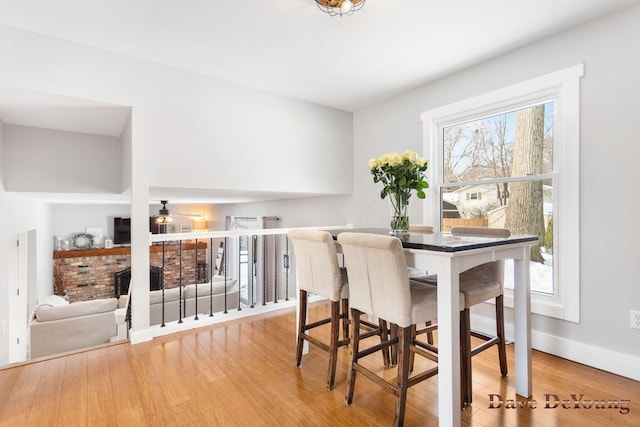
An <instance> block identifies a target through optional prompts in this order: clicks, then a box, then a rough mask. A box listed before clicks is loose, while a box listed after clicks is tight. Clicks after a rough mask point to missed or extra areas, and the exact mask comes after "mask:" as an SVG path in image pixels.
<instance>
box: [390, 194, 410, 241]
mask: <svg viewBox="0 0 640 427" xmlns="http://www.w3.org/2000/svg"><path fill="white" fill-rule="evenodd" d="M389 202H390V205H391V222H390V223H389V234H391V235H392V236H396V237H404V236H407V235H409V214H408V211H409V196H408V195H407V194H405V193H401V194H391V195H390V199H389Z"/></svg>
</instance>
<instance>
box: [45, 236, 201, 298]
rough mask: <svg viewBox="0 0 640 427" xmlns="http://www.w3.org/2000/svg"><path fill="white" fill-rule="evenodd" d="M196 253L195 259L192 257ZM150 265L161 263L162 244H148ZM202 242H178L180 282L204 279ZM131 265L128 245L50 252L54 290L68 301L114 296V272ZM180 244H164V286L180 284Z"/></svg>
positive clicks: (161, 264)
mask: <svg viewBox="0 0 640 427" xmlns="http://www.w3.org/2000/svg"><path fill="white" fill-rule="evenodd" d="M196 254H197V259H196ZM149 257H150V264H151V265H152V266H157V267H162V266H163V247H162V245H153V246H151V247H149ZM208 263H209V259H208V251H207V243H206V242H198V247H197V250H196V244H195V242H189V243H187V242H184V243H183V244H182V283H183V284H190V283H195V282H196V281H199V282H206V281H208V275H207V271H208ZM130 266H131V248H130V247H118V248H110V249H88V250H81V251H78V250H74V251H54V252H53V276H54V292H55V294H57V295H61V296H64V297H66V298H67V299H68V300H69V301H70V302H75V301H86V300H90V299H96V298H110V297H113V296H115V273H116V272H118V271H121V270H124V269H126V268H128V267H130ZM180 274H181V270H180V245H179V244H165V245H164V280H165V288H174V287H176V286H178V285H179V283H180Z"/></svg>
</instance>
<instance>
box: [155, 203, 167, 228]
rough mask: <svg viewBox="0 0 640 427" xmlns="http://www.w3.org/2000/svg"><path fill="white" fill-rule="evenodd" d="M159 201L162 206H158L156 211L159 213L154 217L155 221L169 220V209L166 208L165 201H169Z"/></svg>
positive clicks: (160, 222) (158, 222)
mask: <svg viewBox="0 0 640 427" xmlns="http://www.w3.org/2000/svg"><path fill="white" fill-rule="evenodd" d="M160 203H162V208H160V211H159V212H158V213H159V215H158V217H157V218H156V223H157V224H163V223H166V222H171V217H170V216H169V209H167V203H169V202H168V201H167V200H162V201H160Z"/></svg>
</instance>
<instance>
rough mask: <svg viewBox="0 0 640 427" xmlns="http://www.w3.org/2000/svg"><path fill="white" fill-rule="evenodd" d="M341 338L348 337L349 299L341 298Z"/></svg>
mask: <svg viewBox="0 0 640 427" xmlns="http://www.w3.org/2000/svg"><path fill="white" fill-rule="evenodd" d="M340 316H341V317H342V334H343V335H342V338H343V339H349V300H348V299H346V298H345V299H343V300H342V314H341V315H340Z"/></svg>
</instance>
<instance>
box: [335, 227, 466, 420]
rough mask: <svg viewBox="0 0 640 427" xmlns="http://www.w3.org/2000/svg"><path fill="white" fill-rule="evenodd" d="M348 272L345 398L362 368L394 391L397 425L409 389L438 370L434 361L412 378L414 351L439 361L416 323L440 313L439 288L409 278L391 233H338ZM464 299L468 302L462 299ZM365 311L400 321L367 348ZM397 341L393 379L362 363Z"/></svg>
mask: <svg viewBox="0 0 640 427" xmlns="http://www.w3.org/2000/svg"><path fill="white" fill-rule="evenodd" d="M338 242H339V243H340V244H341V245H342V249H343V252H344V257H345V265H346V266H347V273H348V276H349V294H350V296H349V304H350V307H351V322H352V324H351V346H350V353H349V354H350V356H351V361H350V363H349V376H348V380H347V393H346V396H345V403H346V404H347V405H350V404H351V403H352V402H353V395H354V391H355V383H356V374H357V373H361V374H363V375H364V376H366V377H367V378H369V379H371V380H372V381H374V382H375V383H376V384H378V385H381V386H383V387H384V388H385V389H387V390H390V391H392V392H393V393H394V394H395V396H396V405H395V418H394V425H395V426H401V425H402V424H403V422H404V412H405V407H406V398H407V389H408V388H409V387H410V386H413V385H415V384H418V383H420V382H422V381H424V380H426V379H428V378H430V377H432V376H434V375H436V374H437V373H438V368H437V366H436V367H432V368H430V369H427V370H425V371H424V372H421V373H419V374H417V375H415V376H413V377H412V378H411V380H409V370H410V357H411V354H418V355H420V356H423V357H426V358H428V359H430V360H432V361H435V362H437V360H438V357H437V354H435V353H433V352H430V351H428V350H425V349H424V346H423V343H421V342H419V341H418V340H417V339H416V337H417V336H418V335H420V334H421V333H422V332H423V331H418V330H417V328H416V325H417V324H419V323H424V322H426V321H427V320H431V319H435V318H436V317H437V289H436V288H435V287H434V286H429V285H425V284H423V283H419V282H414V281H410V279H409V275H408V273H407V263H406V260H405V255H404V252H403V249H402V244H401V242H400V240H398V239H397V238H396V237H392V236H381V235H373V234H366V233H349V232H344V233H341V234H339V235H338ZM461 304H464V302H463V301H461ZM363 313H366V314H369V315H373V316H376V317H378V318H381V319H384V320H386V321H387V322H390V323H392V324H393V325H394V326H395V327H397V331H398V333H397V336H396V337H391V338H389V339H388V340H386V341H385V342H383V343H381V344H379V345H374V346H371V347H368V348H361V344H363V343H362V342H361V337H360V333H359V328H358V325H359V319H360V316H361V314H363ZM396 345H397V347H398V364H397V378H396V382H395V384H392V383H391V382H389V381H387V380H385V379H384V378H382V377H380V376H378V375H377V374H376V373H374V372H373V371H371V370H370V369H367V368H366V367H365V366H363V365H362V364H361V363H360V359H362V358H364V357H366V356H368V355H370V354H371V353H373V352H375V351H377V350H378V349H379V348H381V347H391V346H396Z"/></svg>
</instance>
